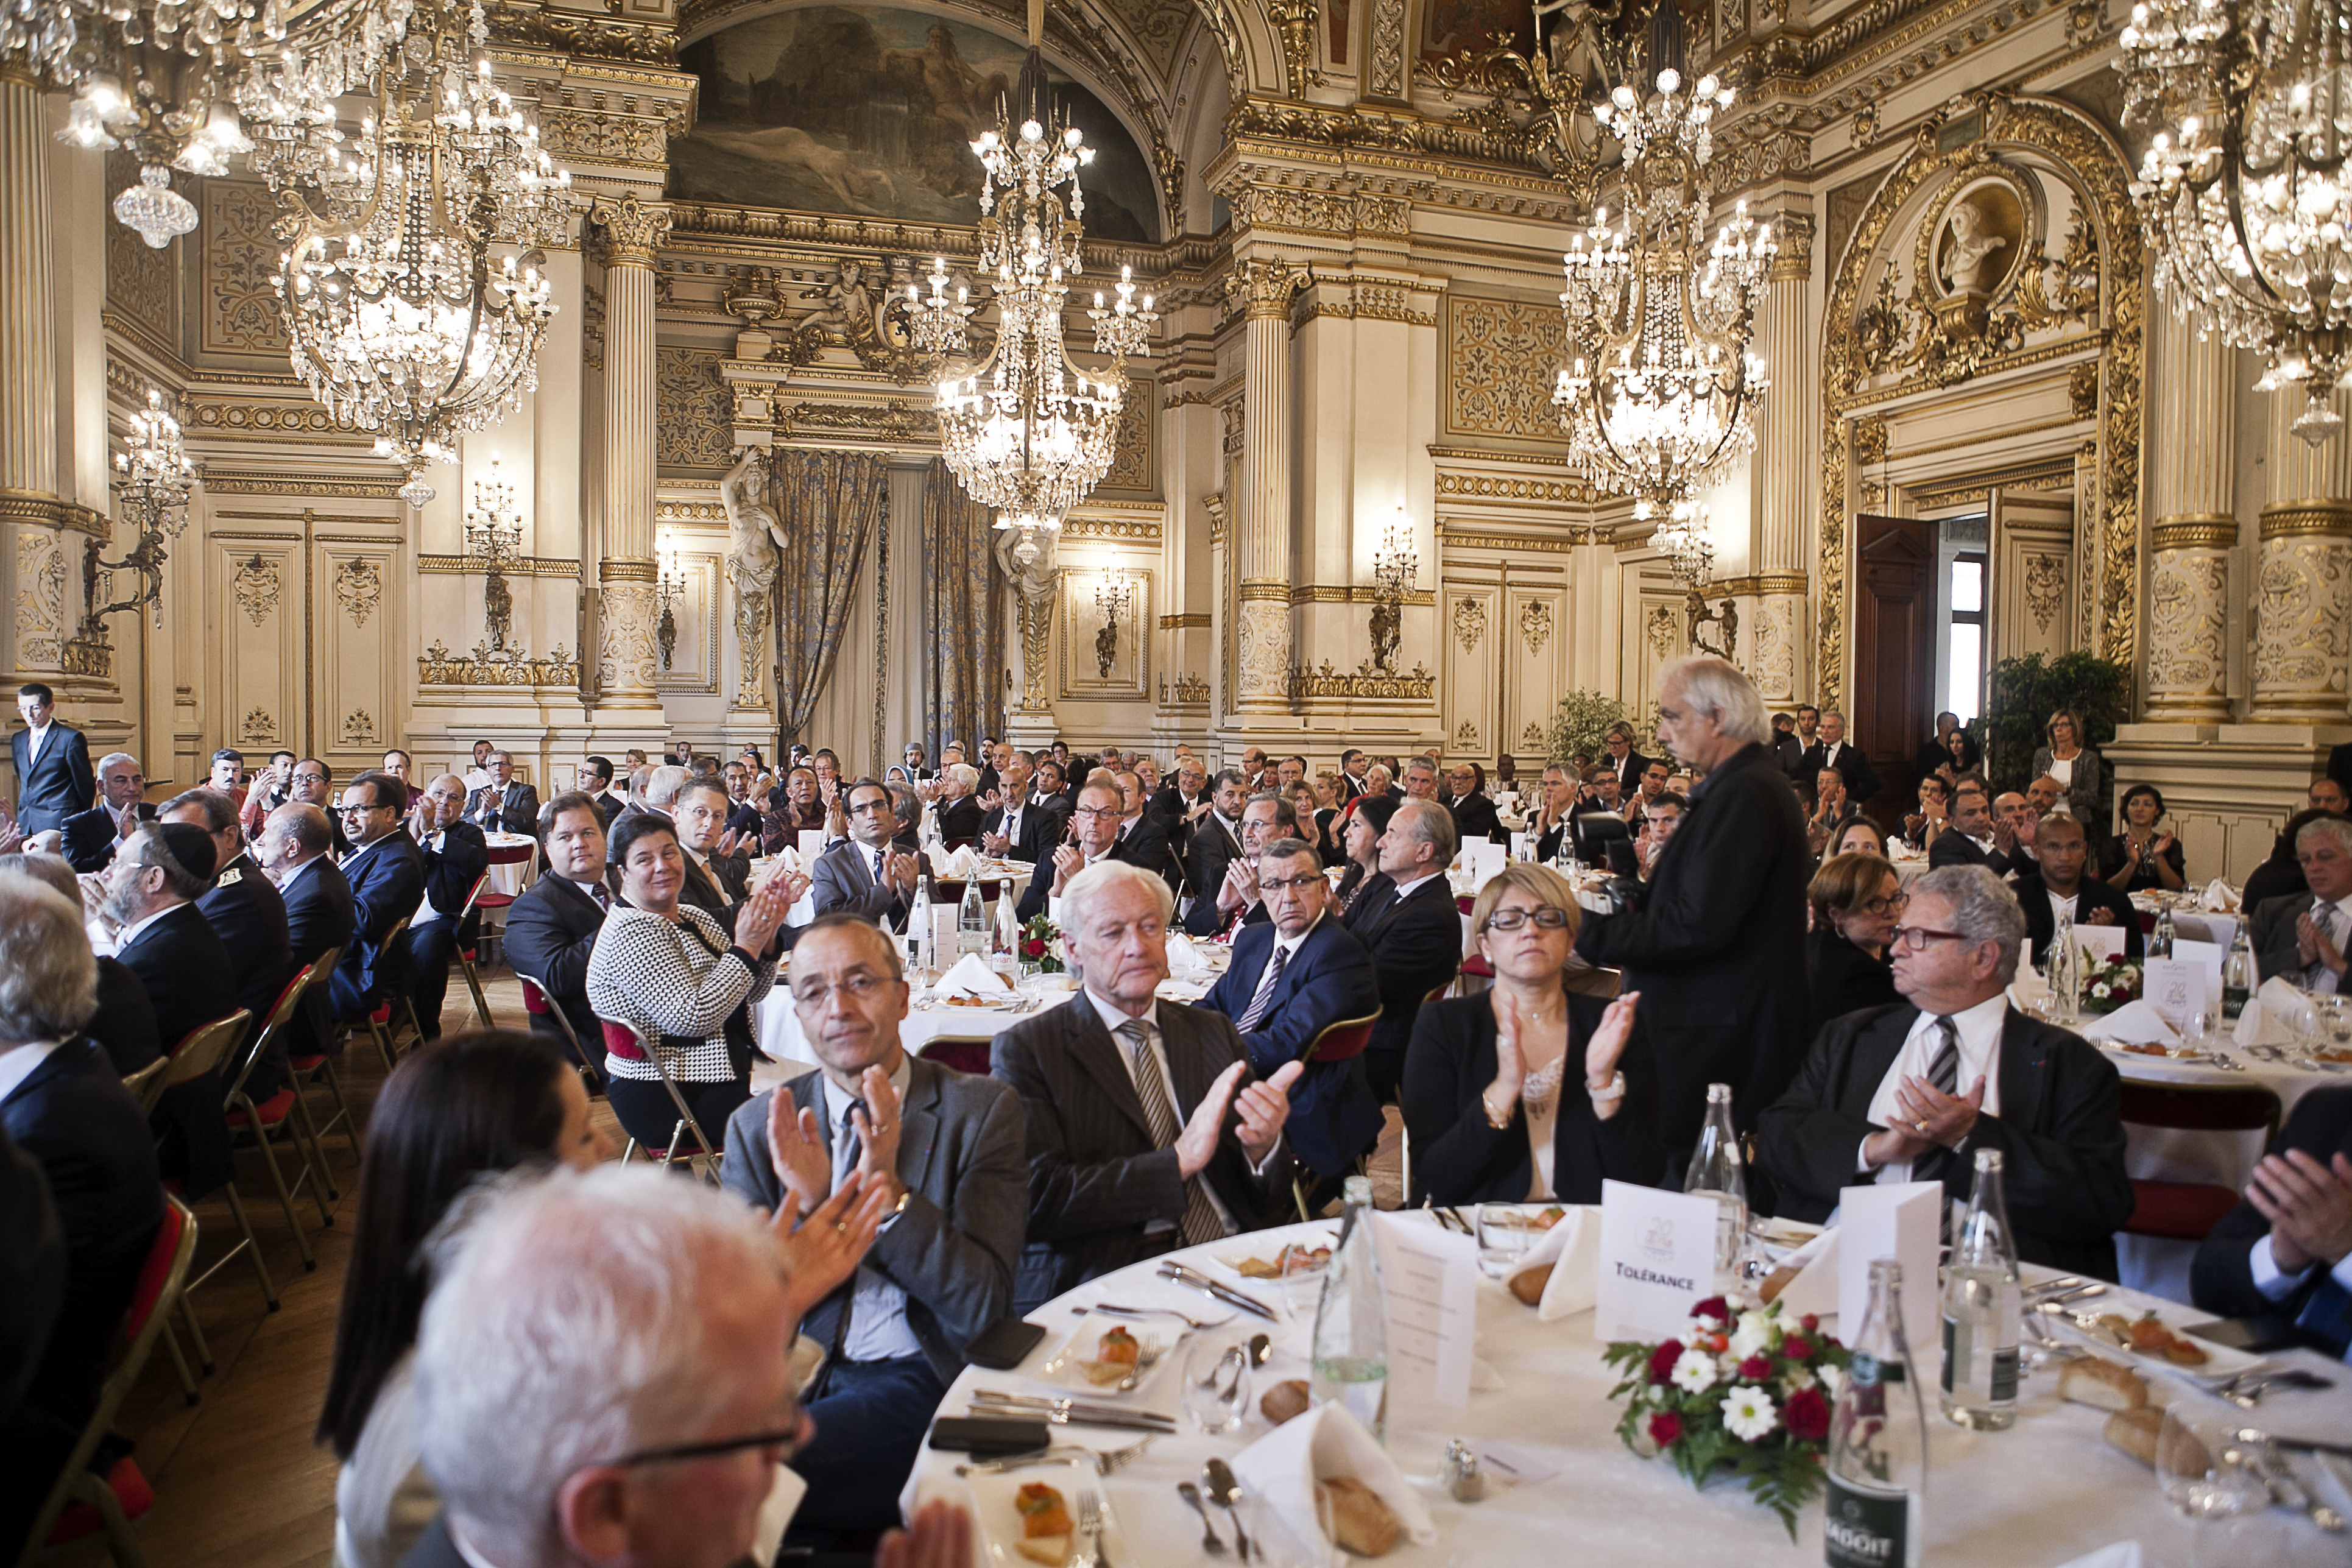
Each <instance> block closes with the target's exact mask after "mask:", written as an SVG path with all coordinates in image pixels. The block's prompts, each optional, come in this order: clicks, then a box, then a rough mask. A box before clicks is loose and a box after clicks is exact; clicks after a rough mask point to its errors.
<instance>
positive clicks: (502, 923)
mask: <svg viewBox="0 0 2352 1568" xmlns="http://www.w3.org/2000/svg"><path fill="white" fill-rule="evenodd" d="M490 864H491V865H493V866H520V867H521V868H522V885H523V886H524V887H526V888H528V887H530V884H531V874H532V873H533V872H535V871H537V870H538V869H539V841H538V840H537V839H533V840H531V842H530V843H529V844H513V845H503V846H502V845H496V844H494V845H492V846H490ZM518 897H520V895H519V894H516V893H501V892H499V891H498V890H497V889H488V890H487V891H485V892H484V893H483V894H482V896H481V899H480V901H479V902H478V905H477V908H478V909H480V910H483V911H484V914H483V920H482V929H481V931H478V932H477V933H476V934H475V939H474V940H475V942H476V943H477V944H480V943H483V942H489V941H493V940H495V941H497V942H499V943H500V944H501V947H500V952H504V951H505V949H504V946H503V943H504V942H505V941H506V920H505V910H506V908H507V906H508V905H509V904H511V903H513V902H514V901H515V900H516V899H517V898H518ZM491 914H497V915H499V929H498V930H497V931H491V930H490V929H489V924H490V922H489V918H488V917H489V916H490V915H491ZM479 995H480V993H479V992H478V991H477V992H476V996H477V998H478V997H479ZM484 1016H485V1021H487V1018H488V1013H487V1010H486V1011H485V1015H484Z"/></svg>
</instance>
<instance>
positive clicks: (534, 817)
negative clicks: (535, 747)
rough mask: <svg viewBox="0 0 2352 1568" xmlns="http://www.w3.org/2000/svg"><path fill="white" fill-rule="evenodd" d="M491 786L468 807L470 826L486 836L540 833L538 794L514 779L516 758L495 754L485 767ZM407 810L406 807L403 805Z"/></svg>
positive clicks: (487, 786) (484, 789)
mask: <svg viewBox="0 0 2352 1568" xmlns="http://www.w3.org/2000/svg"><path fill="white" fill-rule="evenodd" d="M483 768H484V771H485V772H487V773H488V774H489V775H490V782H489V783H488V784H487V785H485V786H484V787H482V788H480V789H478V790H476V791H475V792H474V795H473V798H472V799H471V800H469V801H467V803H466V811H465V817H466V820H467V822H470V823H472V824H473V825H474V826H477V827H478V828H480V829H481V830H482V831H483V832H484V833H528V834H530V835H532V836H534V837H536V836H537V835H538V833H539V791H538V790H536V789H534V788H533V787H531V786H530V784H525V783H523V782H522V781H521V780H520V779H519V778H517V777H515V776H514V758H512V757H510V756H509V755H508V754H507V753H506V752H491V753H490V754H489V757H488V760H487V761H486V762H485V763H484V764H483ZM461 782H462V781H461ZM401 805H402V808H403V809H406V806H407V803H406V802H405V801H404V802H402V803H401Z"/></svg>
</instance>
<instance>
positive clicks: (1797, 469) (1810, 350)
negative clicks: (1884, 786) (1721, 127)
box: [1748, 212, 1821, 708]
mask: <svg viewBox="0 0 2352 1568" xmlns="http://www.w3.org/2000/svg"><path fill="white" fill-rule="evenodd" d="M1772 237H1773V238H1774V239H1775V240H1776V241H1778V242H1779V247H1780V249H1779V252H1778V254H1776V255H1775V256H1774V257H1773V258H1772V270H1771V277H1770V282H1769V284H1768V285H1767V287H1766V289H1765V294H1764V309H1763V311H1762V312H1761V315H1760V318H1759V322H1758V331H1757V353H1759V355H1760V356H1761V357H1762V358H1763V361H1764V374H1765V375H1766V376H1767V377H1768V378H1769V381H1770V387H1769V390H1768V391H1767V392H1766V393H1765V395H1764V407H1763V414H1762V419H1761V421H1760V424H1759V428H1758V431H1757V436H1756V461H1755V464H1754V471H1755V475H1756V533H1755V543H1754V546H1753V548H1752V550H1751V552H1750V553H1749V560H1750V561H1752V562H1753V563H1754V564H1753V566H1752V567H1751V568H1750V570H1751V571H1752V572H1753V574H1754V576H1755V584H1756V625H1755V630H1754V631H1753V633H1752V634H1751V640H1750V641H1749V643H1748V647H1750V649H1752V650H1753V651H1752V652H1751V654H1750V656H1749V669H1750V672H1751V674H1752V675H1753V676H1754V678H1755V680H1756V686H1757V689H1758V690H1759V691H1760V692H1761V693H1762V694H1763V698H1764V701H1765V703H1766V704H1767V705H1768V706H1770V707H1776V708H1783V707H1789V706H1791V705H1793V704H1794V703H1796V702H1797V701H1799V700H1801V698H1802V697H1803V696H1805V695H1807V694H1808V687H1807V683H1806V679H1805V658H1804V649H1805V645H1806V641H1807V639H1808V637H1809V636H1810V633H1809V630H1808V624H1807V619H1806V616H1805V606H1806V605H1808V604H1810V603H1811V597H1812V588H1811V576H1810V572H1811V563H1812V558H1813V548H1812V528H1811V522H1812V518H1813V514H1814V511H1815V510H1816V508H1817V507H1818V505H1819V501H1818V500H1817V499H1816V490H1817V488H1818V486H1819V482H1820V481H1819V479H1818V478H1817V477H1816V476H1817V475H1818V473H1819V471H1820V468H1819V465H1818V464H1817V463H1816V462H1815V461H1814V460H1813V449H1814V446H1815V432H1816V430H1817V429H1818V427H1819V426H1820V422H1821V420H1820V412H1819V410H1818V408H1817V407H1816V406H1815V401H1814V391H1813V388H1814V384H1815V380H1816V375H1817V365H1816V363H1815V361H1816V358H1817V355H1818V350H1817V348H1816V347H1815V344H1816V342H1817V338H1816V334H1815V331H1814V327H1813V310H1812V276H1813V216H1812V215H1811V213H1807V212H1783V213H1781V214H1780V215H1779V216H1776V217H1774V218H1773V219H1772Z"/></svg>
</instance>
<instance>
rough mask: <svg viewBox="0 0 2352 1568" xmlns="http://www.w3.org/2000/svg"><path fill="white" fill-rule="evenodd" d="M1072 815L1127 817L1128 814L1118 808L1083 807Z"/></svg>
mask: <svg viewBox="0 0 2352 1568" xmlns="http://www.w3.org/2000/svg"><path fill="white" fill-rule="evenodd" d="M1070 815H1071V816H1126V815H1127V813H1126V812H1124V811H1122V810H1120V809H1118V807H1116V806H1102V805H1082V806H1080V807H1078V809H1077V810H1076V811H1074V812H1072V813H1070Z"/></svg>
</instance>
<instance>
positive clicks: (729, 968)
mask: <svg viewBox="0 0 2352 1568" xmlns="http://www.w3.org/2000/svg"><path fill="white" fill-rule="evenodd" d="M613 859H614V864H615V866H617V867H618V868H619V871H620V878H621V900H622V902H621V903H619V904H617V905H615V906H614V910H613V912H612V913H611V914H610V915H608V916H606V917H605V920H604V931H603V932H602V933H600V934H599V935H598V937H597V938H596V950H595V952H594V953H593V955H591V957H590V958H589V960H588V1002H589V1005H591V1006H593V1007H594V1008H595V1009H596V1016H598V1017H600V1018H616V1019H620V1020H623V1021H625V1022H626V1023H630V1024H634V1025H635V1026H636V1027H637V1030H638V1032H639V1033H641V1034H642V1035H643V1036H644V1037H646V1041H647V1042H648V1044H649V1046H650V1047H652V1048H654V1049H657V1050H659V1051H660V1052H661V1053H662V1059H663V1060H664V1061H665V1062H667V1064H668V1067H669V1070H670V1076H671V1077H672V1078H675V1079H677V1087H678V1091H679V1092H680V1093H681V1094H683V1095H684V1096H685V1097H686V1102H687V1104H688V1106H689V1107H691V1108H692V1110H693V1111H694V1115H695V1119H696V1120H697V1121H699V1122H700V1123H701V1125H702V1130H703V1131H705V1132H708V1133H709V1135H710V1136H711V1137H713V1138H724V1137H725V1136H726V1132H727V1119H728V1118H729V1117H730V1116H731V1115H733V1114H734V1113H735V1108H736V1107H738V1106H740V1105H741V1104H742V1103H743V1102H744V1101H745V1100H749V1099H751V1056H752V1041H751V1008H753V1007H755V1006H757V1005H759V1003H760V999H761V997H763V996H765V995H766V994H768V987H769V986H770V985H771V984H773V983H774V980H775V975H776V952H777V942H776V933H777V931H778V929H779V928H780V927H782V924H783V921H784V914H785V911H786V910H789V909H791V908H792V899H793V887H794V885H795V884H796V883H797V882H798V881H799V879H797V878H791V877H772V878H770V879H768V881H767V883H766V884H765V885H764V886H762V887H761V889H760V891H759V892H757V893H755V894H753V895H752V897H751V900H749V901H748V902H746V903H745V904H744V905H743V906H742V908H741V909H740V910H739V911H737V913H736V916H735V929H734V931H732V932H730V931H728V930H727V928H726V927H725V926H723V925H721V924H720V923H719V920H718V917H716V916H714V915H712V914H710V913H709V911H707V910H700V909H697V908H695V907H694V906H693V905H691V904H681V903H679V902H678V897H677V895H678V889H681V888H682V887H684V886H685V885H686V854H685V851H684V850H682V849H681V848H679V847H678V842H677V830H676V829H675V828H674V827H672V826H671V825H670V822H669V819H668V818H667V817H664V816H655V815H654V814H652V813H650V812H639V813H635V814H634V815H632V816H628V817H625V818H624V819H623V820H621V821H619V822H616V823H614V827H613ZM605 1066H606V1071H607V1074H608V1081H607V1089H608V1092H609V1093H610V1095H611V1098H612V1102H613V1113H614V1115H615V1116H617V1117H619V1118H620V1121H621V1125H622V1127H623V1128H624V1129H625V1130H626V1131H627V1132H628V1134H629V1136H630V1137H632V1138H635V1140H636V1141H637V1142H639V1143H641V1144H643V1145H645V1146H646V1147H647V1148H651V1149H665V1148H667V1147H668V1146H669V1141H670V1134H671V1131H673V1130H674V1129H675V1128H676V1126H677V1107H676V1106H675V1105H673V1104H672V1103H671V1101H670V1098H669V1091H668V1090H667V1089H664V1088H663V1087H662V1081H661V1074H660V1071H659V1070H658V1069H657V1068H656V1067H655V1065H654V1064H653V1063H652V1062H650V1061H632V1060H630V1059H628V1058H625V1057H623V1056H620V1055H618V1054H617V1053H615V1054H613V1055H611V1056H608V1057H607V1058H606V1061H605Z"/></svg>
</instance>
